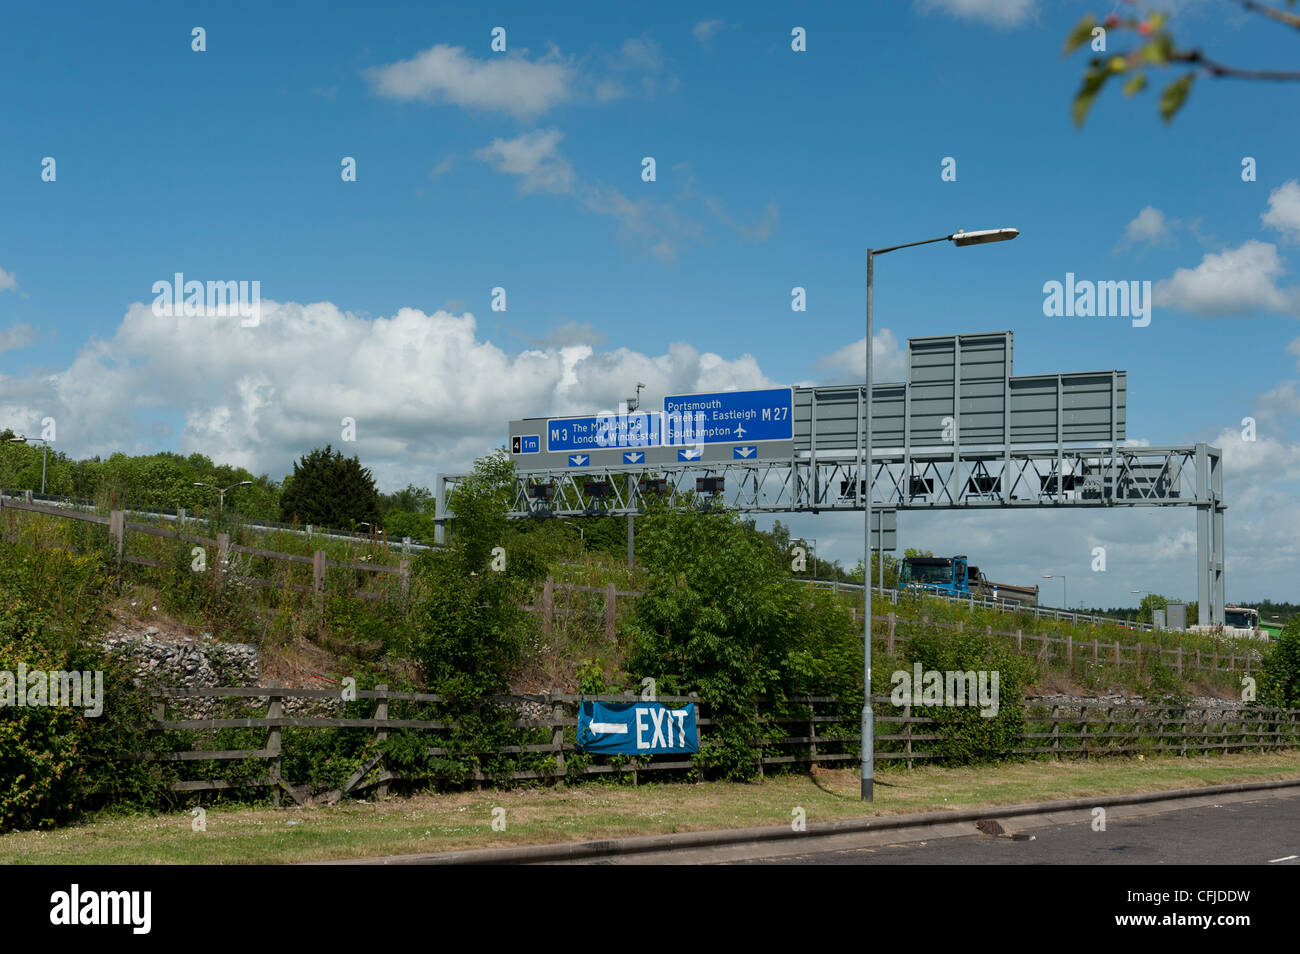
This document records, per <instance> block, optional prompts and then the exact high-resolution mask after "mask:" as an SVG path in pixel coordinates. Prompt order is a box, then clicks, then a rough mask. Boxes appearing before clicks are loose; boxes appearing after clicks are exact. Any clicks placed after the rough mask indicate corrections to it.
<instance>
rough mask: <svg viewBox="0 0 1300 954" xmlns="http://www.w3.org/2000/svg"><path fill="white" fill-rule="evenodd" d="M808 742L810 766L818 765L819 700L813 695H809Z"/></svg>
mask: <svg viewBox="0 0 1300 954" xmlns="http://www.w3.org/2000/svg"><path fill="white" fill-rule="evenodd" d="M808 743H809V746H810V747H809V749H808V752H809V755H810V760H809V762H808V767H809V768H814V767H816V765H817V701H816V699H815V698H814V697H813V696H809V697H808Z"/></svg>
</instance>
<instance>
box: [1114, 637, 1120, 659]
mask: <svg viewBox="0 0 1300 954" xmlns="http://www.w3.org/2000/svg"><path fill="white" fill-rule="evenodd" d="M1115 665H1116V666H1118V665H1119V636H1116V637H1115Z"/></svg>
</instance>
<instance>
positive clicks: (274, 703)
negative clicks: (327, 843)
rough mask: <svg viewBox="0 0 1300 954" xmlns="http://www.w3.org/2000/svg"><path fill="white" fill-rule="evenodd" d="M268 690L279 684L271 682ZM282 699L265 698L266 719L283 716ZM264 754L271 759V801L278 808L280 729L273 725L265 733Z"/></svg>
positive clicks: (277, 687) (279, 697)
mask: <svg viewBox="0 0 1300 954" xmlns="http://www.w3.org/2000/svg"><path fill="white" fill-rule="evenodd" d="M268 685H269V686H270V688H272V689H279V688H280V684H279V683H278V682H275V681H274V680H272V681H271V682H270V683H268ZM281 699H282V697H281V696H277V695H275V694H274V693H272V694H271V695H270V696H269V697H268V698H267V705H266V717H267V718H268V719H279V718H280V717H281V716H282V715H283V714H284V706H283V703H282V702H281ZM266 753H267V755H268V756H270V759H271V769H270V772H269V773H268V774H269V775H270V778H271V801H272V802H274V803H275V807H276V808H279V807H280V727H279V726H278V725H273V726H271V727H270V730H269V731H268V732H267V736H266Z"/></svg>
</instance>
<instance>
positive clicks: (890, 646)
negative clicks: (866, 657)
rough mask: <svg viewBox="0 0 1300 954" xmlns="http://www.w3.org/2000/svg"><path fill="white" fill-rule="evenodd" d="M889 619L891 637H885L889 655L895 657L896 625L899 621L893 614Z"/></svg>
mask: <svg viewBox="0 0 1300 954" xmlns="http://www.w3.org/2000/svg"><path fill="white" fill-rule="evenodd" d="M888 619H889V635H888V636H886V637H885V646H886V647H887V650H888V653H889V655H891V656H892V655H894V623H895V622H896V621H897V617H896V616H895V615H894V614H893V613H890V614H889V617H888Z"/></svg>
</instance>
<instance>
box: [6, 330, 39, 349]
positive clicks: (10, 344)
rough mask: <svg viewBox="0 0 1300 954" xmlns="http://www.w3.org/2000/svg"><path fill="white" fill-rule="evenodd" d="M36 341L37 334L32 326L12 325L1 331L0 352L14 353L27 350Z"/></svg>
mask: <svg viewBox="0 0 1300 954" xmlns="http://www.w3.org/2000/svg"><path fill="white" fill-rule="evenodd" d="M35 340H36V332H35V331H33V330H32V326H31V325H12V326H10V327H8V328H4V329H0V351H12V350H13V349H15V348H25V347H27V346H28V345H29V344H31V343H32V342H33V341H35Z"/></svg>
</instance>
